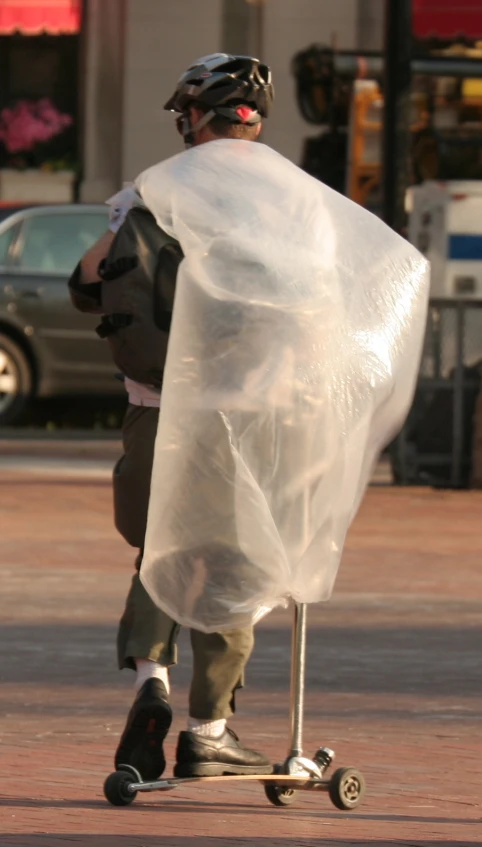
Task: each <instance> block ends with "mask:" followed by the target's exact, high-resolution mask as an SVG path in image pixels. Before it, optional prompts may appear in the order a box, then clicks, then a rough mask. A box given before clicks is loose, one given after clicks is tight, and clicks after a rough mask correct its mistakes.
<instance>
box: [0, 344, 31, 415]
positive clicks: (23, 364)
mask: <svg viewBox="0 0 482 847" xmlns="http://www.w3.org/2000/svg"><path fill="white" fill-rule="evenodd" d="M32 387H33V378H32V368H31V366H30V362H29V361H28V359H27V356H26V355H25V353H24V352H23V350H22V348H21V347H20V346H19V345H18V344H17V343H16V342H15V341H14V340H13V339H12V338H10V336H9V335H5V334H4V333H3V332H0V426H5V425H6V424H9V423H13V421H14V420H15V419H16V418H18V417H19V415H20V414H21V412H22V411H23V410H24V409H25V407H26V405H27V403H28V401H29V399H30V397H31V395H32Z"/></svg>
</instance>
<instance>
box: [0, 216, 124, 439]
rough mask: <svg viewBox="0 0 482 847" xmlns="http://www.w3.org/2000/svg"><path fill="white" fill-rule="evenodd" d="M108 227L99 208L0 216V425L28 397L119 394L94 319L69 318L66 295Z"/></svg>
mask: <svg viewBox="0 0 482 847" xmlns="http://www.w3.org/2000/svg"><path fill="white" fill-rule="evenodd" d="M107 225H108V212H107V207H106V206H103V205H57V206H54V205H52V206H35V207H30V208H17V209H15V210H14V209H0V425H2V424H3V425H5V424H7V423H11V422H13V421H14V420H15V419H16V418H17V417H18V416H19V415H20V413H21V412H22V411H23V410H24V409H25V406H26V404H27V403H28V402H29V401H30V400H31V398H33V397H35V396H36V397H53V396H58V395H69V394H70V395H74V394H77V395H91V394H102V395H113V394H119V393H120V392H121V391H122V390H123V388H122V384H121V383H120V382H119V380H118V379H116V378H115V372H116V371H115V367H114V365H113V362H112V359H111V356H110V353H109V348H108V345H107V344H106V343H105V341H101V339H100V338H99V337H98V335H97V334H96V332H95V327H96V326H97V324H98V323H99V320H98V319H96V316H95V315H94V316H92V315H84V314H81V313H80V312H78V311H76V310H75V309H74V308H73V306H72V304H71V302H70V298H69V293H68V288H67V280H68V278H69V276H70V274H71V273H72V271H73V269H74V268H75V266H76V264H77V262H78V261H79V259H80V257H81V256H82V255H83V253H84V252H85V251H86V250H87V249H88V248H89V247H90V246H91V245H92V244H93V243H94V242H95V241H96V240H97V239H98V238H99V236H100V235H102V233H103V232H105V231H106V229H107Z"/></svg>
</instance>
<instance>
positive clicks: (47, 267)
mask: <svg viewBox="0 0 482 847" xmlns="http://www.w3.org/2000/svg"><path fill="white" fill-rule="evenodd" d="M107 227H108V217H107V214H102V212H98V213H97V212H96V213H88V212H80V213H78V214H77V213H74V214H73V213H66V214H63V215H62V214H59V213H57V214H52V215H36V216H34V217H31V218H27V220H25V221H24V224H23V231H22V235H23V238H22V243H23V247H22V252H21V255H20V257H19V262H18V267H19V268H21V270H23V271H30V272H31V273H59V274H65V275H69V274H71V273H72V271H73V270H74V268H75V266H76V264H77V262H78V261H79V259H80V258H81V257H82V256H83V255H84V253H85V251H86V250H88V249H89V247H91V246H92V244H94V242H95V241H97V239H98V238H100V236H101V235H102V234H103V233H104V232H105V231H106V229H107Z"/></svg>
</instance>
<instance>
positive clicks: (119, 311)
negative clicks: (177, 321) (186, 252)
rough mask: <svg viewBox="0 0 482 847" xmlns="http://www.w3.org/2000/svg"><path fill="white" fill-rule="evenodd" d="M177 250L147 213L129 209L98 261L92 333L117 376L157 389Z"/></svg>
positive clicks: (179, 254) (179, 252)
mask: <svg viewBox="0 0 482 847" xmlns="http://www.w3.org/2000/svg"><path fill="white" fill-rule="evenodd" d="M182 259H183V253H182V250H181V247H180V245H179V243H178V242H177V241H175V239H173V238H171V237H170V236H168V235H167V234H166V233H165V232H164V231H163V230H162V229H161V228H160V227H159V226H158V225H157V223H156V220H155V218H154V216H153V215H152V214H151V212H149V210H148V209H146V208H143V207H138V206H136V207H134V208H133V209H131V210H130V211H129V212H128V214H127V216H126V219H125V221H124V223H123V224H122V226H121V227H120V228H119V230H118V232H117V233H116V236H115V238H114V241H113V242H112V245H111V247H110V250H109V253H108V255H107V256H106V258H105V259H104V260H103V262H101V265H100V267H99V275H100V277H101V278H102V280H103V282H102V311H103V312H104V315H103V317H102V322H101V324H100V325H99V326H98V327H97V330H96V331H97V334H98V335H99V336H100V337H101V338H105V339H107V341H108V343H109V345H110V348H111V352H112V356H113V358H114V362H115V364H116V365H117V367H118V368H119V370H120V371H122V373H123V374H124V375H125V376H127V377H129V378H130V379H133V380H135V381H136V382H140V383H143V384H145V385H151V386H154V388H156V389H160V388H161V387H162V377H163V371H164V365H165V361H166V355H167V344H168V338H169V330H170V326H171V318H172V309H173V305H174V292H175V287H176V276H177V270H178V267H179V265H180V263H181V261H182Z"/></svg>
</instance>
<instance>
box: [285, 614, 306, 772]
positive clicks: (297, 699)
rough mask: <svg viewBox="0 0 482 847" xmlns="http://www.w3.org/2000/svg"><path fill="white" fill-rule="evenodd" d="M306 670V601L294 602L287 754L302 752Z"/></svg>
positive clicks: (299, 753) (296, 754)
mask: <svg viewBox="0 0 482 847" xmlns="http://www.w3.org/2000/svg"><path fill="white" fill-rule="evenodd" d="M305 670H306V603H295V608H294V623H293V636H292V646H291V696H290V720H291V749H290V750H289V753H288V756H289V758H292V757H293V756H301V755H302V753H303V711H304V699H305Z"/></svg>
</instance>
